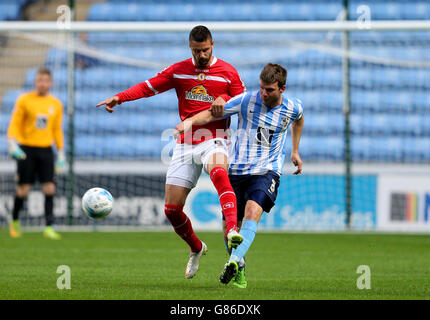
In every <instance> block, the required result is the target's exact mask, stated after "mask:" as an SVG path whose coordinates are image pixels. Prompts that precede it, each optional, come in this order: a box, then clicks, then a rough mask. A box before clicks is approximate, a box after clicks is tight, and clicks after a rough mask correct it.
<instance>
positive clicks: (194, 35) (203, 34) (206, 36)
mask: <svg viewBox="0 0 430 320" xmlns="http://www.w3.org/2000/svg"><path fill="white" fill-rule="evenodd" d="M188 40H189V41H196V42H204V41H206V40H210V41H212V34H211V32H210V31H209V29H208V28H206V27H205V26H196V27H194V28H193V29H192V30H191V31H190V37H189V39H188Z"/></svg>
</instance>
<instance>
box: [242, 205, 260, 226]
mask: <svg viewBox="0 0 430 320" xmlns="http://www.w3.org/2000/svg"><path fill="white" fill-rule="evenodd" d="M262 214H263V209H262V208H261V206H260V205H259V204H258V203H256V202H255V201H251V200H249V201H248V202H247V204H246V209H245V217H244V220H254V221H255V222H258V221H260V218H261V215H262Z"/></svg>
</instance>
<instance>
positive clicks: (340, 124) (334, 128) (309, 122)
mask: <svg viewBox="0 0 430 320" xmlns="http://www.w3.org/2000/svg"><path fill="white" fill-rule="evenodd" d="M305 122H306V127H305V129H304V131H305V132H306V133H308V134H310V133H312V134H315V135H339V136H341V135H342V134H343V130H344V123H345V122H344V118H343V115H342V114H340V113H337V114H320V113H305Z"/></svg>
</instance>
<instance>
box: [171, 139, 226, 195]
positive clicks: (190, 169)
mask: <svg viewBox="0 0 430 320" xmlns="http://www.w3.org/2000/svg"><path fill="white" fill-rule="evenodd" d="M230 146H231V142H230V140H227V139H222V138H214V139H211V140H208V141H204V142H202V143H199V144H194V145H190V144H185V143H183V144H180V143H177V144H176V146H175V149H174V150H173V156H172V160H171V162H170V165H169V168H168V169H167V175H166V184H171V185H175V186H180V187H185V188H188V189H192V188H194V187H195V186H196V184H197V180H198V179H199V177H200V174H201V172H202V168H204V170H205V172H207V173H209V172H208V169H207V165H208V164H209V162H210V160H211V159H210V157H211V156H212V155H213V154H215V153H222V154H224V155H226V156H227V157H228V155H229V150H230Z"/></svg>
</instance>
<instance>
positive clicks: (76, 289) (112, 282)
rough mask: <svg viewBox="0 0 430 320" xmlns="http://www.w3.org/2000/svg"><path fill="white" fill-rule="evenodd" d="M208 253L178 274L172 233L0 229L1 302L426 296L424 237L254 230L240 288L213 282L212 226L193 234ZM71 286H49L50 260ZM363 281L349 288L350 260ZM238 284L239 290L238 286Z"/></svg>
mask: <svg viewBox="0 0 430 320" xmlns="http://www.w3.org/2000/svg"><path fill="white" fill-rule="evenodd" d="M197 234H198V236H199V237H200V238H201V239H202V240H203V241H205V242H206V243H207V245H208V248H209V250H208V254H207V255H206V256H204V257H203V258H202V260H201V263H200V269H199V271H198V273H197V274H196V276H195V277H194V278H193V279H191V280H187V279H185V276H184V272H185V266H186V263H187V261H188V247H187V246H186V245H185V243H184V242H183V241H182V240H181V239H180V238H179V237H178V236H177V235H176V234H175V233H174V232H173V231H172V232H128V233H127V232H123V233H108V232H91V233H63V234H62V235H63V239H62V240H61V241H52V240H47V239H44V238H43V237H42V234H41V233H25V234H24V237H23V238H21V239H11V238H9V235H8V233H7V231H6V230H5V229H1V230H0V299H84V300H87V299H157V300H160V299H162V300H164V299H175V300H176V299H179V300H183V299H184V300H195V299H208V300H223V299H225V300H230V299H235V300H237V299H257V300H260V299H262V300H269V299H277V300H279V299H280V300H289V299H429V298H430V286H429V279H430V236H429V235H397V234H359V233H351V234H347V233H328V234H319V233H263V232H261V233H258V234H257V236H256V238H255V241H254V243H253V245H252V247H251V249H250V251H249V252H248V254H247V263H248V265H247V279H248V288H247V289H239V288H235V287H233V286H232V285H231V284H229V285H228V286H225V285H222V284H220V283H219V282H218V278H219V275H220V272H221V270H222V267H223V265H224V263H225V262H226V261H227V254H226V252H225V249H224V242H223V240H222V236H221V233H220V232H219V233H216V232H198V233H197ZM60 265H67V266H69V267H70V269H71V289H70V290H59V289H58V288H57V278H58V277H59V276H60V275H61V274H57V273H56V271H57V267H58V266H60ZM360 265H367V266H369V268H370V271H371V276H370V280H371V282H370V283H371V288H370V289H362V290H359V289H358V288H357V285H356V283H357V278H358V277H360V274H358V273H357V267H358V266H360ZM238 291H240V294H239V293H238Z"/></svg>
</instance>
